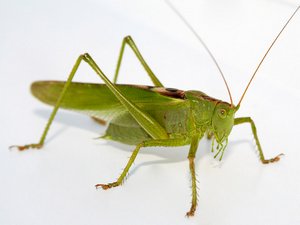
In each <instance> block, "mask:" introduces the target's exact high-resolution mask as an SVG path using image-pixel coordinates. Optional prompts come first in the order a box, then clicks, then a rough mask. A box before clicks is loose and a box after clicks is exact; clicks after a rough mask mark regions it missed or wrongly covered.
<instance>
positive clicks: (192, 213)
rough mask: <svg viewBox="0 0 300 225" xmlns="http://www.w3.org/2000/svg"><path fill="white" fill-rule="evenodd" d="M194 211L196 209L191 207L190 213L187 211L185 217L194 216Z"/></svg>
mask: <svg viewBox="0 0 300 225" xmlns="http://www.w3.org/2000/svg"><path fill="white" fill-rule="evenodd" d="M195 211H196V207H193V206H192V207H191V209H190V211H188V212H187V213H186V216H187V217H191V216H194V214H195Z"/></svg>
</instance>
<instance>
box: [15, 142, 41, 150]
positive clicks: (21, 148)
mask: <svg viewBox="0 0 300 225" xmlns="http://www.w3.org/2000/svg"><path fill="white" fill-rule="evenodd" d="M42 147H43V145H42V144H29V145H12V146H10V147H9V149H14V148H17V149H18V150H19V151H24V150H26V149H30V148H35V149H40V148H42Z"/></svg>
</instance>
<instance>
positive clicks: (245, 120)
mask: <svg viewBox="0 0 300 225" xmlns="http://www.w3.org/2000/svg"><path fill="white" fill-rule="evenodd" d="M242 123H250V124H251V129H252V133H253V135H254V139H255V142H256V145H257V148H258V152H259V157H260V161H261V162H262V163H263V164H268V163H273V162H278V161H279V160H280V156H282V155H283V154H279V155H277V156H276V157H274V158H271V159H265V156H264V153H263V151H262V148H261V145H260V142H259V140H258V136H257V131H256V126H255V123H254V121H253V120H252V119H251V117H240V118H235V119H234V125H239V124H242Z"/></svg>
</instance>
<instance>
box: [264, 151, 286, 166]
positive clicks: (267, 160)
mask: <svg viewBox="0 0 300 225" xmlns="http://www.w3.org/2000/svg"><path fill="white" fill-rule="evenodd" d="M283 155H284V154H282V153H281V154H279V155H278V156H276V157H274V158H271V159H262V160H261V161H262V163H263V164H268V163H274V162H278V161H279V160H280V156H283Z"/></svg>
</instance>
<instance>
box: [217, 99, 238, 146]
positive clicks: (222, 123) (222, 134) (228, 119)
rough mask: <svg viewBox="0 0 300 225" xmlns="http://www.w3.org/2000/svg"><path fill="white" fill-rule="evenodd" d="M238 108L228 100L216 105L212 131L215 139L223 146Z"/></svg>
mask: <svg viewBox="0 0 300 225" xmlns="http://www.w3.org/2000/svg"><path fill="white" fill-rule="evenodd" d="M235 112H236V108H235V107H232V106H231V105H230V104H228V103H226V102H220V103H218V104H217V105H216V108H215V110H214V113H213V116H212V131H213V133H214V136H215V140H216V142H217V143H218V144H220V145H221V146H222V143H223V142H224V141H226V142H227V139H228V136H229V134H230V132H231V129H232V127H233V123H234V114H235Z"/></svg>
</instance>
